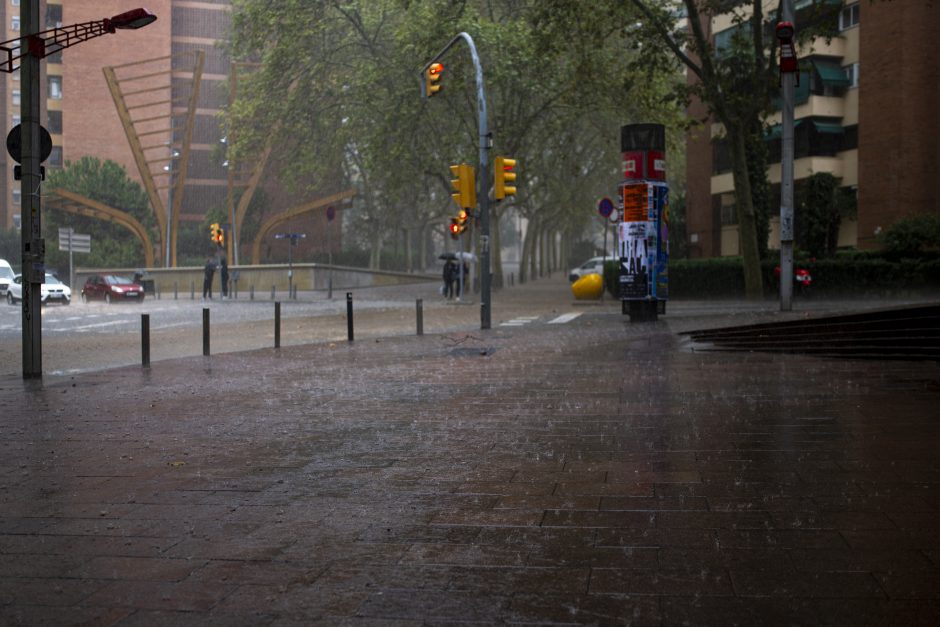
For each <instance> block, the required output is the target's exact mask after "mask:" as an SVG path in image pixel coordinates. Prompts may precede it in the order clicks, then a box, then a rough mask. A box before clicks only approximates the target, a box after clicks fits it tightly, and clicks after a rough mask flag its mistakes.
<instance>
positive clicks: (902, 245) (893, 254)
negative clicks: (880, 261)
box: [881, 213, 940, 259]
mask: <svg viewBox="0 0 940 627" xmlns="http://www.w3.org/2000/svg"><path fill="white" fill-rule="evenodd" d="M881 240H882V244H883V245H884V251H885V255H886V256H887V257H889V258H891V259H901V258H911V257H913V258H916V257H923V256H925V253H928V252H932V253H937V252H938V251H940V216H938V215H937V214H934V213H921V214H917V215H913V216H908V217H906V218H902V219H900V220H898V221H897V222H895V223H894V224H892V225H891V226H890V227H889V228H888V229H887V230H886V231H885V232H884V234H883V235H882V237H881Z"/></svg>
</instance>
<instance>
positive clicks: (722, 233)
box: [686, 0, 940, 257]
mask: <svg viewBox="0 0 940 627" xmlns="http://www.w3.org/2000/svg"><path fill="white" fill-rule="evenodd" d="M818 2H819V0H817V3H818ZM833 2H834V3H835V4H839V5H840V6H838V7H834V9H836V10H838V12H839V13H838V15H839V18H838V19H839V24H838V35H837V36H835V37H833V38H832V39H831V40H829V41H827V40H825V39H817V40H816V41H814V42H812V44H811V45H807V46H804V47H803V48H802V49H801V50H800V51H799V54H800V57H801V68H802V70H803V71H802V72H801V75H800V81H799V87H798V88H797V93H796V110H795V115H794V117H795V129H794V133H795V136H794V148H795V162H794V178H795V179H796V181H797V182H799V181H800V180H801V179H805V178H807V177H809V176H811V175H812V174H814V173H817V172H828V173H831V174H832V175H834V176H835V177H836V178H837V179H839V181H840V185H841V186H842V187H844V188H847V189H848V190H850V191H852V192H854V193H855V194H856V199H857V219H855V220H846V221H843V223H842V225H841V229H840V233H839V245H840V246H855V247H859V248H874V247H877V246H878V239H877V236H878V234H879V233H881V232H882V231H883V230H884V229H886V228H887V227H889V226H890V225H891V224H893V223H894V222H895V221H897V220H898V219H900V218H902V217H905V216H908V215H911V214H914V213H926V212H933V213H940V171H938V166H937V162H938V160H940V93H938V84H940V73H938V70H937V66H938V61H937V59H938V58H940V54H938V52H937V50H936V43H935V41H934V39H935V34H936V33H937V32H940V5H938V4H937V3H928V2H923V1H922V0H895V1H893V2H867V1H861V2H855V1H848V2H844V1H840V0H833ZM794 4H795V6H796V10H797V12H796V16H797V23H796V26H797V28H799V26H800V17H801V14H802V15H805V14H806V11H807V10H808V9H809V8H810V5H811V2H810V0H795V2H794ZM772 5H773V6H769V5H768V9H775V8H776V5H777V2H776V0H774V2H773V3H772ZM706 26H707V28H708V29H709V32H710V34H711V35H710V36H711V37H712V39H713V41H714V43H715V45H716V46H720V45H721V43H722V40H723V39H724V38H727V37H728V36H729V33H730V32H731V29H733V28H734V25H733V24H732V23H731V20H730V19H729V18H728V17H727V16H715V17H713V18H712V19H711V21H710V23H709V24H707V25H706ZM706 114H707V111H706V110H705V108H704V106H703V105H702V104H701V103H692V105H691V106H690V108H689V115H690V116H693V117H696V118H697V119H703V118H704V117H705V115H706ZM780 119H781V116H780V113H779V112H777V113H775V114H774V115H772V116H771V117H770V118H769V119H768V124H769V128H768V131H767V134H766V137H765V139H766V141H767V142H768V148H769V153H770V162H771V163H770V167H769V170H768V178H769V180H770V182H771V185H772V187H773V192H774V198H775V200H774V206H779V189H780ZM721 136H722V128H721V126H720V125H717V124H712V125H705V126H704V127H702V128H701V129H700V130H698V131H696V132H694V133H692V134H691V135H690V136H689V139H688V143H687V150H688V153H687V178H688V196H687V199H688V200H687V215H686V228H687V238H688V244H689V250H690V255H691V256H693V257H717V256H725V255H736V254H738V253H739V246H738V227H737V217H736V216H735V212H734V195H733V194H734V184H733V181H732V175H731V162H730V158H729V155H728V151H727V149H726V148H725V146H724V144H723V142H722V139H721ZM797 219H799V218H798V217H797ZM777 226H778V220H777V218H773V219H772V220H771V233H770V236H769V245H770V247H771V248H778V247H779V241H780V236H779V230H778V228H777Z"/></svg>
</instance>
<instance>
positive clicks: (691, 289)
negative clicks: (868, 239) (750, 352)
mask: <svg viewBox="0 0 940 627" xmlns="http://www.w3.org/2000/svg"><path fill="white" fill-rule="evenodd" d="M778 265H779V262H778V261H775V260H771V259H768V260H765V261H764V262H762V264H761V273H762V275H763V278H764V284H765V286H766V289H765V293H764V295H765V297H767V298H773V297H774V296H775V295H776V294H777V293H778V292H777V290H778V289H779V288H778V287H777V286H778V282H777V279H776V278H775V277H774V269H775V268H776V267H777V266H778ZM796 267H799V268H805V269H806V270H808V271H809V273H810V275H811V276H812V277H813V283H812V285H811V286H810V288H809V289H810V292H809V293H810V295H811V296H812V297H814V298H819V297H837V296H838V297H863V296H888V295H892V294H898V293H907V292H911V291H916V292H923V293H938V292H940V259H937V258H933V259H920V260H915V259H903V260H900V261H892V260H889V259H885V258H880V257H877V256H874V255H871V254H864V253H863V254H859V255H848V254H847V255H843V256H839V257H834V258H831V259H819V260H816V261H812V262H798V263H797V264H796ZM669 296H670V298H674V299H700V298H705V299H707V298H741V297H743V296H744V274H743V271H742V263H741V259H740V257H720V258H715V259H686V260H679V261H674V262H673V261H670V263H669Z"/></svg>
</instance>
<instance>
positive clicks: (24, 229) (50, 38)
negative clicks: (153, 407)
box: [0, 0, 157, 379]
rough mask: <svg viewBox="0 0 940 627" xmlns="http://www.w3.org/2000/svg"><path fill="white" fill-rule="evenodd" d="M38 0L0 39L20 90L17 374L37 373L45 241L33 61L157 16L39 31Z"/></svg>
mask: <svg viewBox="0 0 940 627" xmlns="http://www.w3.org/2000/svg"><path fill="white" fill-rule="evenodd" d="M39 17H40V13H39V0H26V1H25V2H23V4H22V6H21V7H20V23H21V25H22V29H23V32H24V33H26V34H25V35H24V36H22V37H18V38H16V39H10V40H8V41H4V42H2V43H0V71H2V72H7V73H9V72H13V71H15V70H17V69H19V70H21V75H20V81H21V83H22V85H23V89H22V105H21V114H22V116H21V117H22V127H21V128H22V148H21V153H20V160H21V163H22V176H21V183H22V199H23V200H22V202H23V212H22V215H23V217H22V226H21V235H20V237H21V245H22V254H23V256H22V263H23V265H22V274H23V331H22V333H23V335H22V337H23V378H24V379H32V378H41V377H42V309H41V300H40V297H41V289H42V282H43V280H44V278H45V272H46V268H45V262H46V255H45V242H44V241H43V239H42V221H41V216H42V213H41V204H40V186H41V184H42V174H41V170H40V166H39V164H40V161H41V159H40V150H41V143H40V141H41V140H40V128H41V127H40V124H39V115H40V104H41V101H40V72H39V62H40V61H41V60H42V59H44V58H46V57H47V56H49V55H50V54H53V53H56V52H59V51H60V50H64V49H65V48H68V47H70V46H74V45H75V44H77V43H80V42H83V41H86V40H88V39H93V38H95V37H99V36H101V35H105V34H109V33H114V32H115V31H116V30H117V29H137V28H142V27H144V26H146V25H148V24H150V23H152V22H153V21H154V20H156V19H157V16H156V15H154V14H153V13H151V12H150V11H148V10H147V9H143V8H140V9H133V10H131V11H126V12H124V13H119V14H118V15H115V16H113V17H111V18H105V19H101V20H95V21H92V22H83V23H81V24H73V25H71V26H63V27H60V28H52V29H49V30H44V31H40V30H39Z"/></svg>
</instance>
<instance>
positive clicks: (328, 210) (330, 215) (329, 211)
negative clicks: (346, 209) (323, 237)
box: [326, 205, 336, 222]
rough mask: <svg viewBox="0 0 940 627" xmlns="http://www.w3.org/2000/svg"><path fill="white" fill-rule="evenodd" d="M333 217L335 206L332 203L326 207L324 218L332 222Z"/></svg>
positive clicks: (334, 215)
mask: <svg viewBox="0 0 940 627" xmlns="http://www.w3.org/2000/svg"><path fill="white" fill-rule="evenodd" d="M335 217H336V207H334V206H333V205H330V206H329V207H327V208H326V219H327V220H329V221H330V222H332V221H333V218H335Z"/></svg>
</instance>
